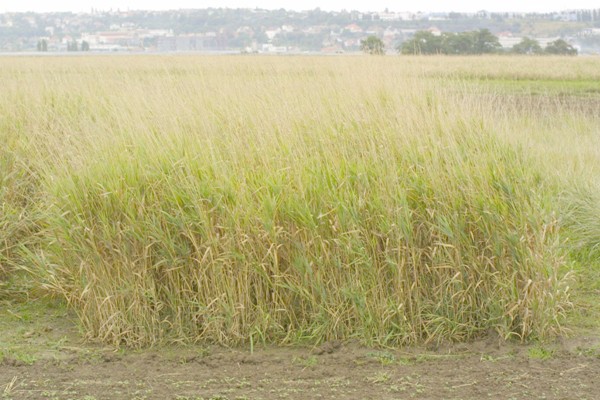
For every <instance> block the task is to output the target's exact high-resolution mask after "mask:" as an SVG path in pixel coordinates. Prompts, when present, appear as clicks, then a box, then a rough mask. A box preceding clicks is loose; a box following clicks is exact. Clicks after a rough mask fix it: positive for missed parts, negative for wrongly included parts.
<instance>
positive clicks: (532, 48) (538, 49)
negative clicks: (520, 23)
mask: <svg viewBox="0 0 600 400" xmlns="http://www.w3.org/2000/svg"><path fill="white" fill-rule="evenodd" d="M512 52H513V53H515V54H542V53H543V52H544V51H543V50H542V46H540V43H539V42H538V41H537V40H535V39H531V38H528V37H527V36H525V37H524V38H523V39H521V41H520V42H519V43H517V44H515V45H514V46H513V47H512Z"/></svg>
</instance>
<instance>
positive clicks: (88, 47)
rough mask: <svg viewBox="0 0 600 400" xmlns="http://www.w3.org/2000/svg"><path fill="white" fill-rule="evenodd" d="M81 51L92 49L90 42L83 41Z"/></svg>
mask: <svg viewBox="0 0 600 400" xmlns="http://www.w3.org/2000/svg"><path fill="white" fill-rule="evenodd" d="M81 51H90V44H89V43H88V42H86V41H85V40H84V41H83V42H81Z"/></svg>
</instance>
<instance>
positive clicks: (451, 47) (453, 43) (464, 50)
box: [442, 33, 475, 54]
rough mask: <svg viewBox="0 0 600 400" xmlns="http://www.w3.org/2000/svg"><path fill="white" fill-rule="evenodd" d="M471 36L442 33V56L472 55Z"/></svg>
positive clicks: (473, 45) (472, 43) (472, 44)
mask: <svg viewBox="0 0 600 400" xmlns="http://www.w3.org/2000/svg"><path fill="white" fill-rule="evenodd" d="M474 47H475V43H474V37H473V35H469V34H464V33H444V34H443V35H442V52H443V53H444V54H473V53H474V50H473V49H474Z"/></svg>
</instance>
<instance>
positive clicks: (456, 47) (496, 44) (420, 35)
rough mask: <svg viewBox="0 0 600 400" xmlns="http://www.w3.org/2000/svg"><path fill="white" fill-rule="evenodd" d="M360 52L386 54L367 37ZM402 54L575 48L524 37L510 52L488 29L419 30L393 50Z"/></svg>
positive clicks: (379, 43)
mask: <svg viewBox="0 0 600 400" xmlns="http://www.w3.org/2000/svg"><path fill="white" fill-rule="evenodd" d="M361 49H362V50H363V51H364V52H365V53H369V54H385V46H384V43H383V41H382V40H381V39H379V38H378V37H376V36H369V37H368V38H366V39H364V40H362V41H361ZM396 50H397V51H398V52H399V53H401V54H449V55H474V54H499V53H506V52H509V53H514V54H554V55H576V54H577V49H575V48H574V47H573V46H571V45H570V44H569V43H567V42H566V41H564V40H563V39H557V40H555V41H553V42H550V43H548V45H547V46H546V47H545V48H542V46H541V45H540V43H539V42H538V41H537V40H535V39H531V38H528V37H524V38H523V39H522V40H521V41H520V42H519V43H517V44H515V45H514V46H513V47H512V49H510V50H508V51H507V50H505V49H503V48H502V45H501V44H500V41H499V39H498V37H497V36H495V35H494V34H492V33H491V32H490V31H489V30H488V29H480V30H477V31H470V32H459V33H453V32H444V33H442V34H440V35H435V34H433V33H432V32H429V31H418V32H416V33H415V35H414V36H413V37H412V39H410V40H408V41H406V42H404V43H401V44H400V45H398V46H397V47H396Z"/></svg>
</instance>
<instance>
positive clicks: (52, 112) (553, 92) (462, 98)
mask: <svg viewBox="0 0 600 400" xmlns="http://www.w3.org/2000/svg"><path fill="white" fill-rule="evenodd" d="M558 60H560V62H558ZM599 66H600V60H598V59H596V58H569V59H557V58H544V57H523V58H516V57H485V58H483V57H482V58H447V57H431V58H425V57H424V58H420V57H415V58H411V57H331V58H329V57H327V58H326V57H322V58H308V57H307V58H303V57H302V58H300V57H299V58H291V57H289V58H288V57H281V58H278V57H166V56H164V57H158V56H156V57H145V56H140V57H81V58H48V57H44V58H25V57H22V58H21V57H19V58H0V82H2V96H0V142H1V143H2V147H1V148H0V205H1V209H0V276H1V277H2V278H1V279H2V283H0V291H1V292H0V298H4V299H8V300H10V298H11V296H17V294H16V293H17V292H19V293H18V295H19V296H23V292H26V293H27V296H29V297H28V298H36V297H39V296H41V295H51V296H54V297H55V298H59V299H64V300H65V301H66V303H67V304H68V307H69V308H70V309H71V310H74V311H75V313H76V314H77V317H78V321H79V323H80V325H81V328H82V332H83V334H84V336H85V337H86V338H88V339H93V340H99V341H101V342H104V343H110V344H115V345H127V346H133V347H138V346H147V345H153V344H164V343H173V342H201V343H220V344H227V345H235V344H250V345H251V346H254V345H256V344H257V343H262V344H265V343H268V344H287V343H291V344H297V343H311V344H314V343H322V342H326V341H331V340H347V339H356V340H358V341H359V342H361V343H364V344H368V345H379V346H398V345H405V344H415V343H442V342H448V341H450V342H456V341H466V340H470V339H474V338H478V337H482V336H484V335H486V334H489V333H490V332H496V333H498V334H499V335H500V336H501V337H502V338H505V339H519V340H529V339H540V338H547V337H551V336H552V335H555V334H557V333H561V332H564V331H565V329H570V330H577V329H595V328H597V327H598V316H599V315H600V314H599V310H598V306H597V305H595V304H596V302H595V300H594V296H596V295H597V293H598V288H599V287H600V273H599V272H598V271H599V270H600V269H599V267H598V265H599V264H598V256H599V254H600V248H599V246H598V243H599V242H600V213H599V212H598V211H600V205H599V204H600V203H599V202H598V200H599V199H600V192H599V190H600V189H599V187H598V185H599V181H598V178H597V177H598V176H600V175H599V173H600V150H599V149H600V112H599V111H600V86H599V85H598V81H599V80H600V68H598V67H599ZM573 303H575V304H576V305H577V307H572V305H573ZM581 310H585V312H582V311H581Z"/></svg>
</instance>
